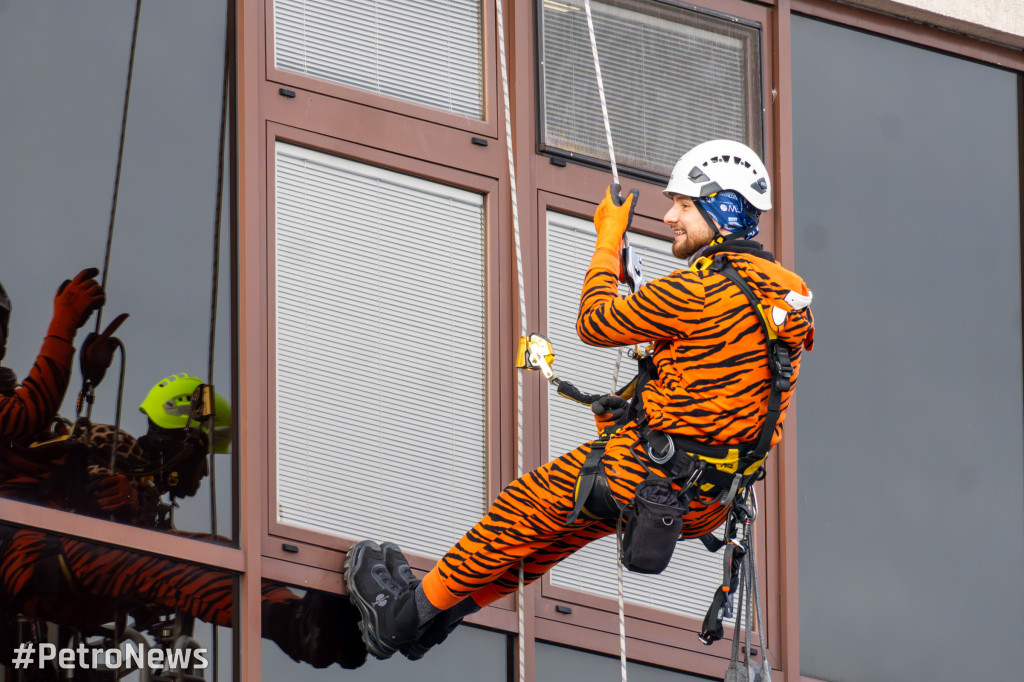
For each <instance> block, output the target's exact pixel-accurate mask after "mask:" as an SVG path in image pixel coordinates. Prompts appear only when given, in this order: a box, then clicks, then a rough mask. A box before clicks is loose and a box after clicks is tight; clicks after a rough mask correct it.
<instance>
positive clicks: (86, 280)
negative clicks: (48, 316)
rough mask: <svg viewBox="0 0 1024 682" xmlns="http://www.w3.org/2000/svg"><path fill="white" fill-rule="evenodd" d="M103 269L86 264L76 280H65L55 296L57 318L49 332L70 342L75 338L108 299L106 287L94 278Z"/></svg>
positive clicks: (54, 306)
mask: <svg viewBox="0 0 1024 682" xmlns="http://www.w3.org/2000/svg"><path fill="white" fill-rule="evenodd" d="M99 272H100V271H99V270H97V269H96V268H86V269H85V270H82V271H81V272H80V273H78V275H76V276H75V278H74V279H73V280H72V279H66V280H64V283H63V284H61V285H60V288H59V289H57V296H56V297H54V299H53V319H52V320H51V321H50V329H49V330H48V331H47V335H49V336H56V337H59V338H61V339H64V340H65V341H67V342H68V343H72V342H73V341H74V339H75V332H77V331H78V330H79V329H80V328H81V327H82V325H83V324H85V321H86V320H88V319H89V315H91V314H92V311H93V310H96V309H97V308H99V307H100V306H102V305H103V304H104V303H105V302H106V300H107V298H106V296H105V295H104V293H103V288H102V287H101V286H100V285H99V282H97V281H96V280H95V279H94V278H95V277H96V275H98V274H99Z"/></svg>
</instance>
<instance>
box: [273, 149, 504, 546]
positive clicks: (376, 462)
mask: <svg viewBox="0 0 1024 682" xmlns="http://www.w3.org/2000/svg"><path fill="white" fill-rule="evenodd" d="M276 173H277V181H276V182H277V204H276V207H277V221H276V233H275V239H276V253H275V262H276V268H277V270H276V291H277V305H276V310H277V320H276V330H277V396H276V399H277V426H278V428H277V474H278V479H277V481H278V500H277V503H278V507H277V515H278V518H279V520H280V521H282V522H284V523H286V524H291V525H298V526H305V527H308V528H313V529H319V530H325V531H328V532H332V533H336V534H339V535H342V536H344V537H349V538H363V537H372V538H387V539H390V540H395V541H398V542H399V543H401V544H402V547H403V549H406V550H412V551H416V552H420V553H423V554H426V555H439V554H443V553H444V552H445V551H447V550H448V548H449V547H451V544H452V542H454V540H455V539H457V538H458V537H460V536H461V535H462V533H463V532H464V531H465V530H466V529H467V528H469V527H470V526H471V525H472V524H473V523H475V522H476V521H477V520H478V519H479V517H480V515H481V514H482V512H483V510H484V503H485V502H486V500H485V484H486V481H487V476H486V450H487V448H486V442H485V437H486V423H485V411H486V400H485V382H484V372H485V365H484V361H485V354H484V343H485V336H486V335H485V311H484V293H485V292H484V288H485V287H484V224H485V215H484V206H483V202H484V197H483V195H482V194H479V193H476V192H470V191H466V190H462V189H458V188H455V187H451V186H449V185H444V184H441V183H438V182H431V181H427V180H422V179H419V178H416V177H413V176H411V175H404V174H400V173H395V172H392V171H388V170H385V169H383V168H379V167H375V166H371V165H367V164H363V163H359V162H355V161H351V160H348V159H344V158H341V157H338V156H332V155H328V154H324V153H321V152H316V151H311V150H308V149H304V148H301V147H297V146H294V145H291V144H288V143H284V142H278V143H277V145H276ZM353 197H359V198H360V199H359V200H358V201H354V200H353ZM424 510H430V513H428V514H424ZM441 510H443V512H442V511H441Z"/></svg>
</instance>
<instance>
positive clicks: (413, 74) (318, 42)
mask: <svg viewBox="0 0 1024 682" xmlns="http://www.w3.org/2000/svg"><path fill="white" fill-rule="evenodd" d="M274 46H275V64H276V66H277V68H279V69H283V70H285V71H291V72H294V73H299V74H303V75H307V76H312V77H313V78H319V79H322V80H325V81H329V82H331V83H338V84H340V85H347V86H349V87H353V88H359V89H361V90H366V91H368V92H375V93H378V94H381V95H388V96H390V97H395V98H398V99H402V100H406V101H409V102H414V103H416V104H422V105H425V106H429V107H434V108H437V109H441V110H443V111H447V112H451V113H455V114H460V115H462V116H469V117H472V118H478V119H479V118H482V117H483V101H484V98H483V66H482V30H481V0H450V1H448V2H445V3H443V4H441V3H435V2H419V1H417V0H374V1H372V2H355V3H353V2H346V3H339V2H336V1H332V0H275V2H274Z"/></svg>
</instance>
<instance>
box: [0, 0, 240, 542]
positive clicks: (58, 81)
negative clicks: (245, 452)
mask: <svg viewBox="0 0 1024 682" xmlns="http://www.w3.org/2000/svg"><path fill="white" fill-rule="evenodd" d="M134 9H135V3H133V2H113V3H102V4H101V5H96V4H94V3H88V4H81V3H59V4H57V5H54V4H47V3H38V2H32V1H31V0H9V1H7V2H3V3H0V91H2V92H4V93H5V94H4V96H3V97H2V98H0V207H2V212H0V234H2V235H3V245H2V247H0V281H2V282H3V285H4V287H6V290H7V292H8V293H9V294H10V297H11V299H12V301H13V313H12V318H11V327H10V332H11V333H10V338H9V341H8V344H7V354H6V357H4V358H3V361H2V362H3V365H4V366H5V367H9V368H10V369H11V370H13V371H14V372H15V373H16V374H17V375H18V377H19V378H20V379H22V380H24V379H26V378H27V377H28V375H29V371H30V369H31V367H32V366H33V363H34V362H35V360H36V356H37V353H38V352H39V350H40V346H41V344H42V342H43V337H44V335H45V334H46V330H47V326H48V324H49V322H50V318H51V315H52V314H53V296H54V293H55V292H56V290H57V288H58V285H59V284H60V283H61V282H62V281H63V280H65V279H67V278H72V277H74V276H75V275H76V273H78V272H79V271H81V270H82V269H84V268H88V267H96V268H102V267H103V263H104V255H105V250H106V244H107V234H108V224H109V221H110V215H111V205H112V198H113V190H114V180H115V175H116V173H115V169H116V165H117V156H118V143H119V137H120V128H121V117H122V107H123V102H124V93H125V81H126V76H127V73H128V63H129V54H130V47H131V40H132V28H133V21H134ZM226 17H227V2H226V0H222V1H221V2H208V1H205V0H187V1H185V2H174V3H143V4H142V11H141V14H140V19H139V32H138V41H137V50H136V57H135V68H134V76H133V82H132V94H131V100H130V107H129V110H128V118H127V128H126V130H125V139H124V162H123V167H122V172H121V182H120V188H119V197H118V202H117V213H116V222H115V225H114V229H113V239H112V241H111V250H110V262H109V267H108V268H107V271H106V273H105V274H106V282H107V287H106V289H107V304H106V308H105V309H104V311H103V326H106V325H107V324H108V323H109V322H111V321H112V320H113V319H114V318H115V317H116V316H117V315H118V314H119V313H128V314H129V315H130V317H129V318H128V320H127V321H126V322H125V323H124V324H123V325H122V326H121V328H120V329H119V330H118V331H117V332H116V336H117V337H118V338H120V339H121V340H122V341H123V343H124V346H125V353H124V357H125V365H124V369H125V371H124V384H123V387H121V390H120V392H119V373H120V368H121V356H120V355H119V354H115V356H114V361H113V365H112V366H111V368H110V369H109V370H108V371H107V373H106V377H105V378H104V379H103V381H102V383H101V384H100V385H99V386H98V387H97V388H96V391H95V395H96V400H95V404H94V405H93V407H92V411H91V419H92V421H93V422H95V423H101V424H113V423H114V422H115V421H116V414H117V405H118V399H119V394H120V403H121V428H122V429H124V430H125V431H126V432H127V433H128V434H130V435H131V436H133V437H135V438H139V437H141V436H143V435H145V434H146V433H147V431H148V430H149V425H148V420H147V417H146V416H144V415H142V414H140V412H139V407H140V405H141V404H142V403H143V400H144V399H145V398H146V396H147V394H148V392H149V391H150V389H151V388H153V387H154V386H155V385H156V384H157V383H158V382H160V381H161V380H162V379H164V378H166V377H169V376H172V375H181V374H182V373H185V374H188V375H190V376H192V377H196V378H198V379H199V380H201V381H207V382H211V383H213V385H214V386H215V388H216V391H217V393H219V394H220V395H221V396H223V398H224V401H222V402H221V405H222V406H223V405H227V404H229V403H230V401H231V398H232V353H231V348H232V345H231V344H232V341H231V287H230V278H231V270H232V267H231V258H230V253H231V236H230V225H231V223H230V219H229V218H230V210H229V207H230V204H231V192H230V185H229V179H230V168H229V167H227V165H225V167H224V169H223V171H224V172H223V177H224V185H223V200H222V205H221V206H222V208H221V210H220V213H221V216H222V223H221V226H220V234H221V240H220V251H219V278H218V281H217V283H216V289H217V291H218V296H217V303H218V306H217V309H216V322H215V324H214V323H212V320H213V315H212V310H211V308H212V306H211V301H212V292H213V291H214V289H215V287H214V268H213V265H214V256H213V254H214V249H213V243H214V227H215V223H216V220H215V219H216V216H217V214H218V206H217V194H218V192H217V190H218V165H219V164H218V146H219V144H218V143H219V142H220V143H224V144H226V140H224V139H219V135H220V126H221V93H222V81H223V74H224V66H223V65H224V53H225V35H226V25H225V22H226ZM183 37H187V40H186V41H184V42H183ZM226 137H227V135H225V138H226ZM225 158H226V159H229V158H230V154H227V155H226V156H225ZM95 319H96V318H95V316H94V317H93V318H91V319H89V320H88V321H87V323H86V324H85V326H84V327H83V328H82V329H80V330H79V331H78V334H77V337H76V339H75V346H76V347H79V348H80V347H81V345H82V341H83V340H84V338H85V336H86V334H87V333H88V332H90V331H93V330H94V329H95ZM211 326H214V328H215V330H216V333H215V335H214V338H213V340H214V343H213V349H212V350H213V358H214V363H213V366H214V372H213V373H214V376H213V377H212V378H211V377H208V376H207V374H208V367H209V359H210V354H211V333H210V330H211ZM81 387H82V378H81V376H80V374H79V371H78V358H77V356H76V357H75V358H74V360H73V367H72V374H71V379H70V384H69V386H68V388H67V392H66V398H65V399H64V401H63V404H62V405H61V406H60V409H59V415H60V416H61V417H64V418H67V419H70V420H73V419H74V418H75V415H76V405H75V400H76V397H77V396H78V393H79V390H80V389H81ZM178 407H180V406H178ZM86 408H87V406H83V410H82V413H83V414H85V413H86V411H87V409H86ZM174 409H178V408H174ZM222 412H223V410H222ZM221 417H222V420H223V421H226V422H227V423H228V424H229V423H230V419H229V416H228V415H226V414H222V415H221ZM228 430H230V429H228ZM30 440H31V439H30ZM37 440H38V439H37ZM24 444H26V445H27V443H24ZM219 449H220V450H221V451H222V452H221V454H216V455H214V467H213V468H214V469H215V475H216V479H217V486H216V487H217V495H216V506H217V514H216V517H217V524H216V530H217V531H218V533H219V534H220V535H231V534H232V523H233V519H232V509H233V501H232V489H233V486H232V469H233V465H232V454H231V447H230V446H227V445H225V447H222V448H219ZM147 452H148V454H147V457H148V459H147V460H146V461H145V463H142V464H140V463H139V462H136V463H137V464H140V466H141V467H142V470H147V469H152V468H153V467H156V466H160V465H161V462H166V461H167V460H168V459H169V455H168V453H169V452H170V450H167V451H166V452H163V454H153V453H154V451H153V450H149V451H147ZM190 462H191V464H193V465H194V466H190V468H189V470H188V471H186V470H185V468H182V467H178V468H177V469H175V470H173V471H172V470H166V471H165V473H166V474H167V476H171V475H172V474H173V477H174V478H175V480H176V481H178V483H177V484H175V485H178V486H182V487H178V488H177V489H178V490H179V491H182V492H184V490H185V488H190V489H191V488H194V487H195V486H196V485H198V491H197V492H195V491H193V492H194V494H193V495H189V496H182V497H180V498H179V499H178V502H179V504H180V506H179V507H178V508H176V509H175V510H174V521H173V523H174V526H176V527H177V528H181V529H187V530H194V531H200V532H208V531H211V530H213V529H214V525H213V523H212V522H211V513H210V508H211V495H210V488H211V480H212V479H211V477H210V476H209V475H207V476H205V477H203V476H202V475H201V471H200V469H201V467H202V461H201V459H196V460H195V461H194V462H192V461H191V460H190ZM121 470H124V469H123V467H121ZM80 474H81V472H77V471H76V472H74V475H75V476H78V475H80ZM157 478H159V475H157ZM189 478H194V479H195V480H194V481H192V482H189V483H188V485H185V482H186V479H189ZM161 486H163V487H166V486H165V485H164V483H161ZM30 496H31V495H30ZM164 499H165V501H167V500H168V498H167V496H166V493H165V494H164ZM77 506H78V507H80V506H81V505H77ZM104 516H106V515H105V514H104ZM154 518H155V517H154ZM150 520H153V519H150Z"/></svg>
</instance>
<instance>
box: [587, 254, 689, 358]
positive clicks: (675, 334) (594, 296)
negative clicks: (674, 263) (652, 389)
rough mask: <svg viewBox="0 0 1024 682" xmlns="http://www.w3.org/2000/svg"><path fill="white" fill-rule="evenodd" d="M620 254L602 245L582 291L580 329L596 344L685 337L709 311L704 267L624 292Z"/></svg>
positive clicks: (588, 342)
mask: <svg viewBox="0 0 1024 682" xmlns="http://www.w3.org/2000/svg"><path fill="white" fill-rule="evenodd" d="M618 269H619V257H618V255H617V254H615V253H613V252H612V251H609V250H608V249H604V248H601V249H597V250H596V251H595V252H594V256H593V258H592V259H591V261H590V268H589V269H588V270H587V275H586V278H585V280H584V282H583V294H582V296H581V297H580V310H579V316H578V317H577V318H576V333H577V334H579V337H580V339H581V340H582V341H583V342H584V343H586V344H589V345H591V346H626V345H631V344H636V343H645V342H648V341H657V340H661V339H678V338H683V337H685V336H686V335H687V334H688V333H689V332H690V330H691V329H692V328H693V327H694V325H697V324H699V323H700V320H701V317H702V316H703V313H704V285H703V282H702V280H701V276H700V274H698V273H692V272H690V271H688V270H677V271H675V272H673V273H672V274H670V275H667V276H665V277H662V278H660V279H656V280H652V281H651V282H648V283H647V284H646V285H645V286H644V287H643V288H641V289H640V291H638V292H636V293H635V294H632V295H630V296H619V290H618V275H617V273H618Z"/></svg>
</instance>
